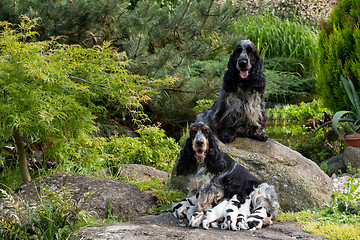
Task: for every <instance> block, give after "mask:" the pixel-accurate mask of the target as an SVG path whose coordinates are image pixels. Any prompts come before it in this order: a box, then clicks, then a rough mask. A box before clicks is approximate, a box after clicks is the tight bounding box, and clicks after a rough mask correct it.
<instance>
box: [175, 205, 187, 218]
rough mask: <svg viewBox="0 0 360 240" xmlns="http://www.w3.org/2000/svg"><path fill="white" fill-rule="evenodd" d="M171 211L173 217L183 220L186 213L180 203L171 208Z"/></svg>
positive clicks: (185, 209) (185, 208)
mask: <svg viewBox="0 0 360 240" xmlns="http://www.w3.org/2000/svg"><path fill="white" fill-rule="evenodd" d="M172 211H173V215H174V216H175V217H177V218H185V217H186V212H187V206H186V205H184V204H183V203H181V202H180V203H178V204H176V205H174V206H173V207H172Z"/></svg>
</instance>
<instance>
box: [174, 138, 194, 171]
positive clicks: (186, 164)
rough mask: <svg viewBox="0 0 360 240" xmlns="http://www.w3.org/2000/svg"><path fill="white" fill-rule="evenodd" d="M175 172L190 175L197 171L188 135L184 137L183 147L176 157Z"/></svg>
mask: <svg viewBox="0 0 360 240" xmlns="http://www.w3.org/2000/svg"><path fill="white" fill-rule="evenodd" d="M174 170H175V174H176V175H178V176H180V175H184V176H186V175H190V174H193V173H195V172H196V171H197V162H196V158H195V155H194V152H193V150H192V141H191V138H190V137H189V138H188V139H186V142H185V145H184V147H183V149H181V151H180V153H179V156H178V158H177V159H176V164H175V169H174Z"/></svg>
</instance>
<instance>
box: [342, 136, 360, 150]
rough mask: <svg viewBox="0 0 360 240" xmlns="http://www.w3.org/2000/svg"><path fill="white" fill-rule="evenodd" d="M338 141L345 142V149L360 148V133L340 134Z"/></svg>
mask: <svg viewBox="0 0 360 240" xmlns="http://www.w3.org/2000/svg"><path fill="white" fill-rule="evenodd" d="M339 139H342V140H345V145H346V146H347V147H349V146H350V147H360V133H354V134H346V135H344V134H341V135H340V136H339Z"/></svg>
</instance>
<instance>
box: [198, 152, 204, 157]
mask: <svg viewBox="0 0 360 240" xmlns="http://www.w3.org/2000/svg"><path fill="white" fill-rule="evenodd" d="M204 154H205V152H201V151H198V152H196V155H198V156H199V157H202V156H204Z"/></svg>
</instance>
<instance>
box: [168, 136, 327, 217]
mask: <svg viewBox="0 0 360 240" xmlns="http://www.w3.org/2000/svg"><path fill="white" fill-rule="evenodd" d="M219 146H220V148H221V149H222V150H223V151H224V152H226V153H227V154H229V155H230V156H231V157H233V158H234V160H236V161H237V162H239V163H240V164H242V165H243V166H244V167H245V168H246V169H247V170H249V171H250V172H251V173H252V174H254V175H255V176H256V177H258V178H260V179H263V180H265V181H267V182H268V183H270V184H272V185H274V187H275V189H276V191H277V194H278V198H279V203H280V207H281V208H282V210H284V211H299V210H302V209H304V208H310V209H311V208H313V207H320V206H322V205H323V204H324V203H325V202H330V200H331V193H332V184H331V179H330V177H329V176H327V175H326V174H325V173H324V172H323V171H322V170H321V169H320V168H319V167H318V166H317V165H316V164H315V163H314V162H313V161H311V160H309V159H307V158H305V157H304V156H302V155H301V154H300V153H298V152H296V151H294V150H292V149H290V148H288V147H286V146H284V145H282V144H280V143H278V142H276V141H274V140H272V139H269V140H268V141H266V142H259V141H255V140H252V139H249V138H236V140H235V141H234V142H232V143H230V144H223V143H221V142H220V143H219ZM176 164H177V163H176V162H175V165H176ZM174 169H176V168H175V167H174ZM171 183H172V185H173V186H174V187H177V188H179V189H182V190H184V189H185V187H184V186H186V185H187V184H188V179H187V178H186V177H183V176H180V177H179V176H177V174H176V172H173V174H172V177H171Z"/></svg>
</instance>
